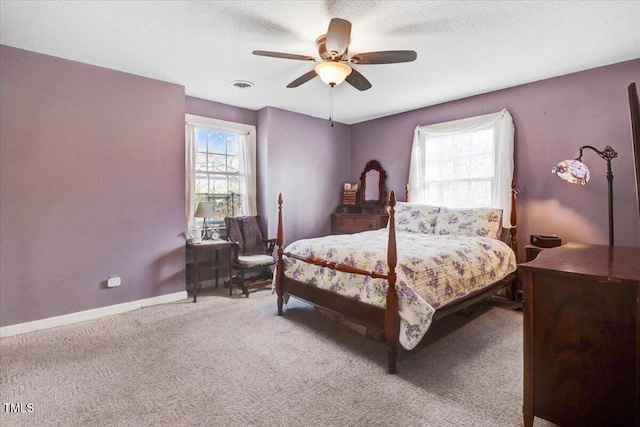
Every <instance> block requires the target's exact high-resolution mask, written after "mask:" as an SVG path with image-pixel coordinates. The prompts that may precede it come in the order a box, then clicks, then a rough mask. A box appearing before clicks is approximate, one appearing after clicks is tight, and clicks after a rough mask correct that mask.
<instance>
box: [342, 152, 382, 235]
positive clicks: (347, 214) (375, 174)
mask: <svg viewBox="0 0 640 427" xmlns="http://www.w3.org/2000/svg"><path fill="white" fill-rule="evenodd" d="M386 179H387V173H386V172H385V170H384V169H383V168H382V166H381V165H380V162H378V161H377V160H371V161H369V162H368V163H367V164H366V166H365V168H364V171H363V172H362V174H361V175H360V188H359V189H358V185H357V184H345V188H344V194H343V203H342V205H341V206H338V207H337V208H336V212H335V213H332V214H331V234H351V233H359V232H361V231H369V230H377V229H379V228H384V227H386V226H387V221H388V219H389V215H388V214H387V212H386V209H385V204H386V203H387V188H386V186H385V181H386ZM354 189H355V191H356V192H355V193H354ZM358 190H359V191H358ZM347 194H348V195H347ZM356 194H357V196H356V197H354V196H355V195H356ZM352 200H353V201H357V204H356V203H352Z"/></svg>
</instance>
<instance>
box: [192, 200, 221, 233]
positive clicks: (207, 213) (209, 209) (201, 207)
mask: <svg viewBox="0 0 640 427" xmlns="http://www.w3.org/2000/svg"><path fill="white" fill-rule="evenodd" d="M193 216H194V217H195V218H202V231H201V234H200V235H201V237H202V239H204V238H205V237H206V234H207V218H213V217H215V216H216V214H215V212H214V211H213V203H211V202H199V203H198V207H197V208H196V213H195V214H194V215H193Z"/></svg>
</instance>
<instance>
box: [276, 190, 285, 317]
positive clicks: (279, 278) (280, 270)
mask: <svg viewBox="0 0 640 427" xmlns="http://www.w3.org/2000/svg"><path fill="white" fill-rule="evenodd" d="M283 241H284V230H283V227H282V193H280V194H279V195H278V235H277V237H276V245H278V262H277V264H276V294H277V295H278V316H282V303H283V290H282V277H283V275H284V264H283V262H282V252H283V250H284V249H283V247H282V245H283Z"/></svg>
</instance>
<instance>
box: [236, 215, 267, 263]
mask: <svg viewBox="0 0 640 427" xmlns="http://www.w3.org/2000/svg"><path fill="white" fill-rule="evenodd" d="M238 219H240V220H241V222H242V238H243V239H244V247H243V250H242V254H243V255H257V254H264V252H265V249H264V243H263V242H262V232H260V228H259V227H258V221H257V220H256V217H255V216H243V217H240V218H238Z"/></svg>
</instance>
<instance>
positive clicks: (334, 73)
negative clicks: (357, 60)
mask: <svg viewBox="0 0 640 427" xmlns="http://www.w3.org/2000/svg"><path fill="white" fill-rule="evenodd" d="M351 71H352V70H351V67H349V66H348V65H347V64H344V63H342V62H338V61H327V62H322V63H320V64H318V65H316V68H315V72H316V73H317V74H318V75H319V76H320V78H321V79H322V81H323V82H325V83H326V84H328V85H329V86H335V85H339V84H340V83H342V82H343V81H344V79H346V78H347V76H348V75H349V74H351Z"/></svg>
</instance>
